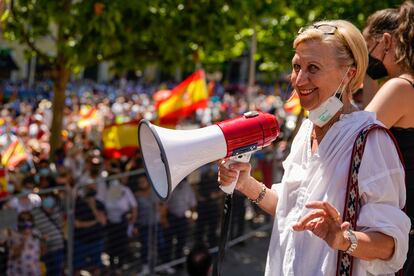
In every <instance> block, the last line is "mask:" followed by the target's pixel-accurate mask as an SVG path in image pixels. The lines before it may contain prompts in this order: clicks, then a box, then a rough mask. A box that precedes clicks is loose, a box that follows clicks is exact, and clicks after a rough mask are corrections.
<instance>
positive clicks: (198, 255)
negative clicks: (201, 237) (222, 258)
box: [186, 243, 213, 276]
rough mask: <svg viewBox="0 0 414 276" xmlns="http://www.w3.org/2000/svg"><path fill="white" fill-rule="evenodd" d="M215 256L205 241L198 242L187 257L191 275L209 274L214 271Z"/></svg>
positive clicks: (188, 269) (202, 275)
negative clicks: (213, 256)
mask: <svg viewBox="0 0 414 276" xmlns="http://www.w3.org/2000/svg"><path fill="white" fill-rule="evenodd" d="M212 263H213V258H212V256H211V254H210V252H209V251H208V248H207V246H206V245H205V244H203V243H196V244H195V245H194V246H193V248H192V249H191V250H190V253H189V254H188V256H187V259H186V265H187V272H188V275H189V276H209V275H211V271H212Z"/></svg>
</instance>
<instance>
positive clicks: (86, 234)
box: [75, 198, 105, 243]
mask: <svg viewBox="0 0 414 276" xmlns="http://www.w3.org/2000/svg"><path fill="white" fill-rule="evenodd" d="M96 208H97V209H98V210H99V211H105V206H104V205H103V204H102V202H100V201H99V200H97V199H96ZM75 219H77V220H80V221H91V220H95V216H94V214H93V212H92V210H91V208H90V207H89V205H88V203H87V202H86V201H85V200H84V199H83V198H78V199H77V200H76V205H75ZM104 230H105V226H103V225H101V224H100V223H96V224H94V225H93V226H91V227H87V228H75V240H81V241H83V242H86V243H87V242H95V241H98V240H102V239H103V238H104V234H105V233H104Z"/></svg>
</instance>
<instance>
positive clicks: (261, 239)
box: [162, 229, 271, 276]
mask: <svg viewBox="0 0 414 276" xmlns="http://www.w3.org/2000/svg"><path fill="white" fill-rule="evenodd" d="M270 231H271V230H270V229H267V230H264V231H261V230H258V231H256V232H254V234H253V235H251V237H249V238H247V239H246V240H244V241H241V242H239V243H236V244H234V245H230V247H229V248H228V249H227V250H226V254H225V258H224V261H223V263H222V270H221V275H222V276H233V275H234V276H256V275H257V276H261V275H264V271H265V265H266V256H267V250H268V247H269V242H270ZM162 275H165V274H162ZM174 275H177V276H186V275H188V274H187V273H186V271H185V266H184V267H183V268H181V269H178V270H177V271H176V273H174Z"/></svg>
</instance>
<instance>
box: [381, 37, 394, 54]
mask: <svg viewBox="0 0 414 276" xmlns="http://www.w3.org/2000/svg"><path fill="white" fill-rule="evenodd" d="M382 39H383V40H384V48H385V51H388V50H389V49H390V48H391V46H392V35H391V34H390V33H384V34H383V35H382Z"/></svg>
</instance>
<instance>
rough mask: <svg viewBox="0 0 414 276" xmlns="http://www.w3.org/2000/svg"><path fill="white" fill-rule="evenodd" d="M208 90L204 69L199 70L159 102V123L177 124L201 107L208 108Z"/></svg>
mask: <svg viewBox="0 0 414 276" xmlns="http://www.w3.org/2000/svg"><path fill="white" fill-rule="evenodd" d="M207 103H208V91H207V86H206V82H205V76H204V71H203V70H198V71H196V72H195V73H193V74H192V75H191V76H189V77H188V78H187V79H185V80H184V81H183V82H181V83H180V84H179V85H178V86H176V87H175V88H174V89H173V90H172V91H171V94H170V96H169V97H168V98H166V99H164V100H163V101H162V102H160V103H157V104H156V106H157V107H158V118H159V123H160V124H162V125H165V124H167V125H172V124H176V123H177V122H178V121H179V119H181V118H185V117H188V116H189V115H191V114H192V113H193V112H194V111H196V110H197V109H199V108H206V107H207Z"/></svg>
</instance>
